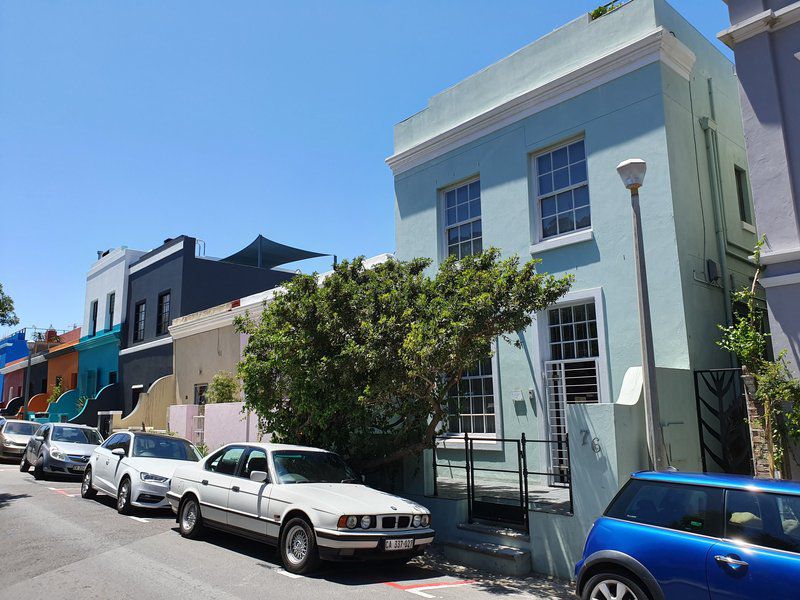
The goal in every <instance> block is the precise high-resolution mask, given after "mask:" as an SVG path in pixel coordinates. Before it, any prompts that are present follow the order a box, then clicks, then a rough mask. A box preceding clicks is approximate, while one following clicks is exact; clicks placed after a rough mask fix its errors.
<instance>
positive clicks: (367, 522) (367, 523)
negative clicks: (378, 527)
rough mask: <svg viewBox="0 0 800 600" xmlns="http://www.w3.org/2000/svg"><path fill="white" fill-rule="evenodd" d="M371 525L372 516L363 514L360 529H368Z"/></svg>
mask: <svg viewBox="0 0 800 600" xmlns="http://www.w3.org/2000/svg"><path fill="white" fill-rule="evenodd" d="M370 525H372V517H370V516H367V515H364V516H363V517H361V529H369V528H370Z"/></svg>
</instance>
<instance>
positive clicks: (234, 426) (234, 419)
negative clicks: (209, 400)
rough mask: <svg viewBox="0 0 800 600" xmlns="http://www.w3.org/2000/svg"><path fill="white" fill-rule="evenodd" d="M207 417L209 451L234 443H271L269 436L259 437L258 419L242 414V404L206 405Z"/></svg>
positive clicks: (206, 435) (252, 415)
mask: <svg viewBox="0 0 800 600" xmlns="http://www.w3.org/2000/svg"><path fill="white" fill-rule="evenodd" d="M173 408H174V407H173ZM171 414H172V413H170V415H171ZM205 415H206V418H205V420H204V427H205V444H206V446H208V449H209V451H212V450H216V449H217V448H219V447H220V446H224V445H225V444H231V443H233V442H268V441H269V435H265V436H259V435H258V418H257V417H256V416H255V415H254V414H249V415H248V414H243V413H242V403H241V402H230V403H225V404H206V405H205Z"/></svg>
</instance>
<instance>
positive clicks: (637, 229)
mask: <svg viewBox="0 0 800 600" xmlns="http://www.w3.org/2000/svg"><path fill="white" fill-rule="evenodd" d="M646 172H647V163H646V162H645V161H643V160H642V159H641V158H631V159H629V160H626V161H623V162H621V163H619V165H617V173H619V176H620V177H621V178H622V183H623V184H624V185H625V187H626V188H628V189H629V190H630V191H631V211H632V213H633V255H634V260H635V262H636V287H637V291H638V297H639V335H640V337H641V346H642V375H643V379H644V409H645V421H646V425H647V447H648V448H647V449H648V452H649V454H650V466H651V467H652V468H653V469H655V470H656V471H663V470H665V469H666V467H667V465H666V460H665V456H664V439H663V435H662V432H661V414H660V411H659V408H658V393H657V392H656V368H655V358H654V354H655V353H654V352H653V328H652V325H651V323H650V297H649V295H648V293H647V266H646V265H645V260H644V241H643V240H642V214H641V211H640V210H639V188H640V187H642V183H643V182H644V174H645V173H646Z"/></svg>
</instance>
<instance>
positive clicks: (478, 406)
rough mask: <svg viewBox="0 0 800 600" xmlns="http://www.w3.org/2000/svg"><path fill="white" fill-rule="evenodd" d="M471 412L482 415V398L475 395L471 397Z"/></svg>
mask: <svg viewBox="0 0 800 600" xmlns="http://www.w3.org/2000/svg"><path fill="white" fill-rule="evenodd" d="M472 414H474V415H482V414H483V398H482V397H480V396H479V397H477V398H472Z"/></svg>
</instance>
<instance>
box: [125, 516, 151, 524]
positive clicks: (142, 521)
mask: <svg viewBox="0 0 800 600" xmlns="http://www.w3.org/2000/svg"><path fill="white" fill-rule="evenodd" d="M128 518H129V519H133V520H134V521H139V523H149V522H150V521H148V520H147V519H143V518H142V517H134V516H133V515H128Z"/></svg>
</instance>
